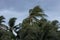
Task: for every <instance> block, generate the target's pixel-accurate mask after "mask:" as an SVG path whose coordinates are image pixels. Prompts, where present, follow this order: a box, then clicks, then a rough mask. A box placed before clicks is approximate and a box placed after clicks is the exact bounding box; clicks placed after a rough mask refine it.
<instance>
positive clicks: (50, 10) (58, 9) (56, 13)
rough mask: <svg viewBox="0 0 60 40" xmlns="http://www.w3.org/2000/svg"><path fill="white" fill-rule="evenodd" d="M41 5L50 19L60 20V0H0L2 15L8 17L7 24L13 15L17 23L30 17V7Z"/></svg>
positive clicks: (0, 13)
mask: <svg viewBox="0 0 60 40" xmlns="http://www.w3.org/2000/svg"><path fill="white" fill-rule="evenodd" d="M37 5H39V6H40V7H41V8H42V9H43V10H44V12H45V14H47V15H48V19H49V20H55V19H57V20H59V21H60V0H0V15H3V16H4V17H5V18H6V19H5V21H6V24H8V21H9V19H10V18H12V17H16V18H17V21H16V24H18V23H21V22H22V21H23V19H25V18H26V17H28V14H29V9H31V8H33V7H35V6H37Z"/></svg>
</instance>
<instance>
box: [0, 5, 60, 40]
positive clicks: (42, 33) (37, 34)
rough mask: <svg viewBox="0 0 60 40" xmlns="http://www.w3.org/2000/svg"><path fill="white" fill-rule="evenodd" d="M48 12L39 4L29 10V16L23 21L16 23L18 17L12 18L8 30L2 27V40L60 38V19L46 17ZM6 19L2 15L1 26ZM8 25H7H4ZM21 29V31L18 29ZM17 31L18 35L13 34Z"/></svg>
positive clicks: (56, 39)
mask: <svg viewBox="0 0 60 40" xmlns="http://www.w3.org/2000/svg"><path fill="white" fill-rule="evenodd" d="M46 16H47V15H46V14H44V12H43V10H42V9H41V7H39V6H35V7H34V8H33V9H30V10H29V16H28V17H27V18H25V19H24V20H23V22H22V23H19V24H17V25H15V21H16V19H17V18H15V17H13V18H10V20H9V22H8V26H9V27H8V28H10V29H7V30H3V29H1V28H0V40H60V32H58V31H57V29H58V27H59V22H58V20H53V21H50V20H48V19H46ZM3 19H5V18H4V17H3V16H0V26H3V25H4V24H3V25H2V22H4V20H3ZM4 26H6V25H4ZM18 26H19V27H18ZM17 29H19V31H17ZM13 31H14V32H15V33H17V36H15V35H14V34H13Z"/></svg>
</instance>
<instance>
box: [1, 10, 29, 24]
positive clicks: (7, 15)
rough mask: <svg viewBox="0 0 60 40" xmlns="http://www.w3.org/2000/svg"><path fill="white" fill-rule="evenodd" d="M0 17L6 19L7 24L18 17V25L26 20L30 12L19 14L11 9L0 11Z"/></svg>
mask: <svg viewBox="0 0 60 40" xmlns="http://www.w3.org/2000/svg"><path fill="white" fill-rule="evenodd" d="M0 15H3V16H4V17H5V18H6V19H5V20H6V24H8V21H9V19H10V18H12V17H16V18H17V21H16V24H18V23H21V22H22V21H23V19H25V18H26V17H27V16H28V12H27V11H24V12H18V11H14V10H9V9H2V10H0Z"/></svg>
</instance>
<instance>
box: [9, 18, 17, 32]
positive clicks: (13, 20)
mask: <svg viewBox="0 0 60 40" xmlns="http://www.w3.org/2000/svg"><path fill="white" fill-rule="evenodd" d="M16 19H17V18H15V17H14V18H10V20H9V22H8V25H9V27H10V31H11V32H12V30H13V27H14V26H15V21H16Z"/></svg>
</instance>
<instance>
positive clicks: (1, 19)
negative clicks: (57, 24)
mask: <svg viewBox="0 0 60 40" xmlns="http://www.w3.org/2000/svg"><path fill="white" fill-rule="evenodd" d="M4 19H5V17H4V16H0V25H1V24H2V22H5V21H4Z"/></svg>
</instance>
